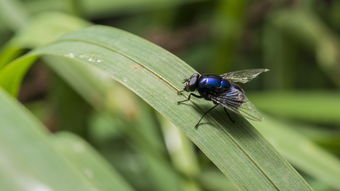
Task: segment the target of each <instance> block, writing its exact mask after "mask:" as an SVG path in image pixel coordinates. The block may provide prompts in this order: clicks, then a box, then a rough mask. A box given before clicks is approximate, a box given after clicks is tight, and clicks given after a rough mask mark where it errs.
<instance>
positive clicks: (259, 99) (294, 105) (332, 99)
mask: <svg viewBox="0 0 340 191" xmlns="http://www.w3.org/2000/svg"><path fill="white" fill-rule="evenodd" d="M249 97H250V98H254V99H252V100H253V101H254V103H255V104H256V106H257V107H258V108H260V109H261V110H263V111H266V112H268V113H272V114H275V115H280V116H287V117H291V118H294V119H300V120H307V121H312V122H318V123H320V122H321V123H340V118H339V113H340V98H339V93H335V92H285V91H279V92H261V93H253V94H251V96H249Z"/></svg>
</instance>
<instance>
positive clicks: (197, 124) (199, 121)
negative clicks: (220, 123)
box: [195, 104, 218, 129]
mask: <svg viewBox="0 0 340 191" xmlns="http://www.w3.org/2000/svg"><path fill="white" fill-rule="evenodd" d="M217 106H218V105H217V104H216V105H214V106H213V107H211V108H210V109H208V110H207V111H206V112H204V113H203V115H202V116H201V118H200V120H198V122H197V123H196V125H195V128H196V129H197V128H198V126H199V125H200V123H201V121H202V119H203V118H204V116H205V115H207V114H208V113H209V112H210V111H212V110H213V109H215V107H217Z"/></svg>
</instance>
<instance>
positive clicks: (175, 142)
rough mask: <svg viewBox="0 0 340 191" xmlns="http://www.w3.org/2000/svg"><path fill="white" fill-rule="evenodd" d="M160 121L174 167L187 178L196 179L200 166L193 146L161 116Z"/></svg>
mask: <svg viewBox="0 0 340 191" xmlns="http://www.w3.org/2000/svg"><path fill="white" fill-rule="evenodd" d="M160 121H161V126H162V130H163V134H164V138H165V143H166V146H167V149H168V152H169V154H170V157H171V159H172V162H173V163H174V166H175V167H176V168H177V169H178V171H180V172H182V173H183V174H184V175H186V176H187V177H195V176H196V175H197V174H198V173H199V165H198V161H197V159H196V155H195V150H194V147H193V145H192V144H191V142H189V140H188V139H187V138H186V137H185V136H184V135H183V133H182V132H181V131H180V130H179V129H178V128H177V127H176V126H174V125H173V124H172V123H171V122H170V121H168V120H167V119H165V118H164V117H161V116H160Z"/></svg>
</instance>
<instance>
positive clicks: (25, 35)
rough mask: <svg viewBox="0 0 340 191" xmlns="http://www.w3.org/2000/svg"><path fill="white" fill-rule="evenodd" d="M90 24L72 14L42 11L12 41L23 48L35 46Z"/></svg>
mask: <svg viewBox="0 0 340 191" xmlns="http://www.w3.org/2000/svg"><path fill="white" fill-rule="evenodd" d="M88 25H90V23H89V22H87V21H85V20H82V19H80V18H78V17H74V16H72V15H67V14H64V13H58V12H48V13H42V14H39V15H38V16H36V17H35V18H33V19H32V21H31V22H30V23H29V25H28V27H26V28H25V29H23V30H21V31H20V32H19V33H18V35H17V36H15V38H14V39H13V42H12V43H13V44H14V45H16V46H20V47H23V48H35V47H38V46H42V45H45V44H47V43H49V42H51V41H54V40H55V39H57V38H58V37H60V36H61V35H63V34H65V33H68V32H71V31H75V30H77V29H80V28H84V27H86V26H88Z"/></svg>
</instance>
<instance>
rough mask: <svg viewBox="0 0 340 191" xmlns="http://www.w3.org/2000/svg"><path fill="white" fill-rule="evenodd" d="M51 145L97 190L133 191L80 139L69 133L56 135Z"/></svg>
mask: <svg viewBox="0 0 340 191" xmlns="http://www.w3.org/2000/svg"><path fill="white" fill-rule="evenodd" d="M53 143H54V145H55V146H56V148H57V149H58V151H60V152H61V153H62V154H63V155H64V157H65V159H66V160H67V161H68V162H69V163H70V164H72V166H73V167H74V168H76V169H77V170H78V172H80V173H81V174H82V175H83V176H84V177H86V179H87V181H88V182H93V183H94V184H95V185H96V187H97V188H99V190H122V191H123V190H126V191H129V190H133V189H132V188H131V187H129V185H128V184H127V183H126V182H125V181H124V180H123V179H122V178H121V177H120V176H119V174H117V173H116V172H115V170H114V169H113V168H112V166H111V165H110V164H109V163H107V162H106V161H105V160H104V159H103V158H101V157H100V155H99V154H98V153H97V152H96V151H95V150H94V149H93V148H91V147H90V145H88V144H87V143H86V142H85V141H83V140H82V139H81V138H79V137H77V136H75V135H73V134H70V133H58V134H57V135H56V136H54V137H53Z"/></svg>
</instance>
